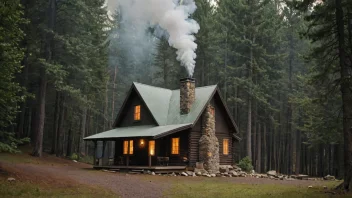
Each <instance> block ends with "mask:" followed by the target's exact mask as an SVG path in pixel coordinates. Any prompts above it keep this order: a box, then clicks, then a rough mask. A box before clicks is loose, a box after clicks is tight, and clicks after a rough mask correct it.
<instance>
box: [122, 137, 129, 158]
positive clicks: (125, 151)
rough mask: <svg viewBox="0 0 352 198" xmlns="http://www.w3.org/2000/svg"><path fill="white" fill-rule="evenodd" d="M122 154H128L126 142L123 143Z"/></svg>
mask: <svg viewBox="0 0 352 198" xmlns="http://www.w3.org/2000/svg"><path fill="white" fill-rule="evenodd" d="M123 154H124V155H127V154H128V141H127V140H126V141H123Z"/></svg>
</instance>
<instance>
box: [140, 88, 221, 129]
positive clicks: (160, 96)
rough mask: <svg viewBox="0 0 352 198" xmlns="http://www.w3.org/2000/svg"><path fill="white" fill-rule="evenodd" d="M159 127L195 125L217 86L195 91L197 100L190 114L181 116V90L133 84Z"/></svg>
mask: <svg viewBox="0 0 352 198" xmlns="http://www.w3.org/2000/svg"><path fill="white" fill-rule="evenodd" d="M133 84H134V86H135V87H136V89H137V91H138V92H139V94H140V95H141V97H142V98H143V100H144V101H145V103H146V105H147V107H148V108H149V110H150V112H151V113H152V114H153V116H154V118H155V120H156V121H157V123H158V124H159V125H170V124H172V125H173V124H186V123H194V122H195V121H196V120H197V118H198V116H199V115H200V114H201V113H202V110H203V109H204V107H205V105H206V104H207V102H208V101H209V99H210V97H211V96H212V94H213V93H214V91H215V90H216V85H212V86H206V87H198V88H196V89H195V92H196V93H195V97H196V98H195V100H194V103H193V104H192V107H191V111H190V112H189V113H188V114H184V115H181V114H180V90H179V89H177V90H169V89H164V88H159V87H153V86H149V85H145V84H140V83H136V82H134V83H133Z"/></svg>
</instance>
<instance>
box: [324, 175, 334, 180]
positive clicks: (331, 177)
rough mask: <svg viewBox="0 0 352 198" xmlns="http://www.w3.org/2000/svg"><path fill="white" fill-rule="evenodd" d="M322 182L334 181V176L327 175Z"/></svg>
mask: <svg viewBox="0 0 352 198" xmlns="http://www.w3.org/2000/svg"><path fill="white" fill-rule="evenodd" d="M324 180H335V176H332V175H327V176H325V177H324Z"/></svg>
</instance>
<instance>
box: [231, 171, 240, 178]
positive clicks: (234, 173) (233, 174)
mask: <svg viewBox="0 0 352 198" xmlns="http://www.w3.org/2000/svg"><path fill="white" fill-rule="evenodd" d="M230 175H232V176H234V177H238V173H237V172H236V171H231V172H230Z"/></svg>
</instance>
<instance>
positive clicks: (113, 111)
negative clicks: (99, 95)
mask: <svg viewBox="0 0 352 198" xmlns="http://www.w3.org/2000/svg"><path fill="white" fill-rule="evenodd" d="M116 76H117V65H116V66H115V72H114V82H113V88H112V100H111V124H110V127H111V128H112V127H113V126H112V125H113V123H114V120H115V91H116Z"/></svg>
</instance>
